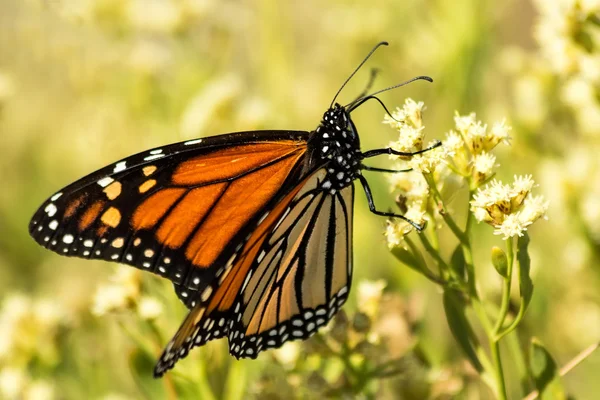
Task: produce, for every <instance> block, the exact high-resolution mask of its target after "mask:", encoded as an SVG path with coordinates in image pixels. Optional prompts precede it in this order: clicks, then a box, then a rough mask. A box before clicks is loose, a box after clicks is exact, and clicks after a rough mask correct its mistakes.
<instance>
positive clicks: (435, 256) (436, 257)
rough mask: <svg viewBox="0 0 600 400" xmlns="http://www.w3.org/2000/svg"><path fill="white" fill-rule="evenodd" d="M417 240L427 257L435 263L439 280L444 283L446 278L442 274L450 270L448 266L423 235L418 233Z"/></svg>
mask: <svg viewBox="0 0 600 400" xmlns="http://www.w3.org/2000/svg"><path fill="white" fill-rule="evenodd" d="M419 239H421V243H423V247H425V250H427V253H429V255H430V256H431V257H433V259H434V260H435V261H436V262H437V264H438V268H439V270H440V279H443V280H444V281H445V279H446V277H445V276H444V273H445V272H447V271H449V270H450V268H449V267H448V264H446V262H445V261H444V260H443V259H442V257H440V253H439V252H438V251H437V250H436V249H435V248H434V247H433V245H432V244H431V242H430V241H429V239H428V238H427V236H426V235H425V233H423V232H419Z"/></svg>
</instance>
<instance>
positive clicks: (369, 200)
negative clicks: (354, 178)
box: [358, 175, 425, 232]
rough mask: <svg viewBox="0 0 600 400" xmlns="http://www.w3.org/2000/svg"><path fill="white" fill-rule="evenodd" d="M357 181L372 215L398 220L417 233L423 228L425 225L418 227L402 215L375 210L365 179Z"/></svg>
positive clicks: (361, 177) (359, 178)
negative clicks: (363, 191) (404, 222)
mask: <svg viewBox="0 0 600 400" xmlns="http://www.w3.org/2000/svg"><path fill="white" fill-rule="evenodd" d="M358 180H360V183H361V184H362V187H363V189H364V190H365V195H366V196H367V203H368V204H369V210H371V212H372V213H373V214H376V215H381V216H382V217H390V218H400V219H402V220H404V221H406V222H408V223H409V224H411V225H412V226H413V227H414V228H415V229H416V230H418V231H419V232H420V231H422V230H423V229H424V228H425V225H419V224H417V223H416V222H414V221H411V220H410V219H408V218H406V217H405V216H404V215H400V214H394V213H391V212H385V211H379V210H377V208H376V207H375V202H374V201H373V194H372V193H371V188H370V187H369V183H368V182H367V179H366V178H365V177H364V176H362V175H359V176H358Z"/></svg>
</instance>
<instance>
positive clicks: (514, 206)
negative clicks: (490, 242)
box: [471, 175, 548, 239]
mask: <svg viewBox="0 0 600 400" xmlns="http://www.w3.org/2000/svg"><path fill="white" fill-rule="evenodd" d="M533 186H534V181H533V179H532V178H531V175H525V176H515V181H514V183H513V185H512V186H511V185H504V184H502V182H500V181H497V180H494V181H492V182H491V183H490V184H488V185H486V187H485V188H480V189H478V191H477V193H476V194H475V195H474V197H473V200H472V201H471V211H472V212H473V214H474V216H475V218H476V219H477V220H478V221H480V222H481V221H483V222H487V223H488V224H490V225H492V226H493V227H494V228H496V229H495V230H494V234H496V235H503V236H504V238H505V239H506V238H509V237H513V236H523V232H524V231H525V230H527V227H528V226H529V225H531V224H533V223H534V222H535V221H537V220H538V219H540V218H546V211H547V210H548V202H547V201H546V200H545V199H544V197H543V196H535V197H534V196H532V195H531V192H530V191H531V189H532V188H533Z"/></svg>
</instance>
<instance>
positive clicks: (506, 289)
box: [494, 237, 515, 336]
mask: <svg viewBox="0 0 600 400" xmlns="http://www.w3.org/2000/svg"><path fill="white" fill-rule="evenodd" d="M506 253H507V259H508V265H507V270H506V278H504V284H503V285H502V302H501V303H500V314H499V315H498V320H497V321H496V326H494V335H496V336H497V335H498V333H499V332H500V331H501V329H502V325H504V321H505V320H506V314H507V313H508V306H509V304H510V286H511V283H512V274H513V261H514V257H515V255H514V248H513V238H512V237H510V238H508V239H506Z"/></svg>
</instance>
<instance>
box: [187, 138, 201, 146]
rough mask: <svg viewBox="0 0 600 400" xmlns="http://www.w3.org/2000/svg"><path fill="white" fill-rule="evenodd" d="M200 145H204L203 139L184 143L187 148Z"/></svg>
mask: <svg viewBox="0 0 600 400" xmlns="http://www.w3.org/2000/svg"><path fill="white" fill-rule="evenodd" d="M198 143H202V139H194V140H188V141H187V142H185V143H183V144H184V145H185V146H191V145H193V144H198Z"/></svg>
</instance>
